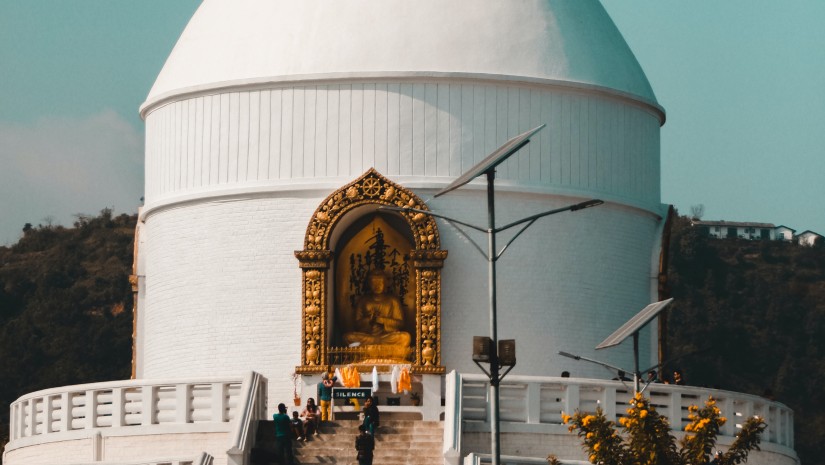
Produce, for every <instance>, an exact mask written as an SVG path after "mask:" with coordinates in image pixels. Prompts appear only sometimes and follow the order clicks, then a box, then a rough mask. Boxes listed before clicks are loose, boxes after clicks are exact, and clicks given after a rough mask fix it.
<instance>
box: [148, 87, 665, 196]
mask: <svg viewBox="0 0 825 465" xmlns="http://www.w3.org/2000/svg"><path fill="white" fill-rule="evenodd" d="M542 123H547V125H548V126H547V128H545V129H544V130H543V131H542V132H540V133H539V135H538V136H536V137H534V138H533V140H532V142H531V143H530V144H529V145H527V146H526V147H525V148H524V149H522V150H521V151H519V152H518V153H517V154H515V155H514V156H513V157H511V158H510V160H508V162H506V163H504V164H503V165H502V166H500V167H499V170H498V173H497V177H498V178H499V179H501V180H509V181H511V182H516V183H518V182H524V183H527V184H529V185H531V186H535V185H545V186H548V187H551V188H553V189H561V190H564V189H568V188H569V189H575V190H577V191H582V190H584V191H587V190H589V191H592V192H593V193H594V195H596V194H598V195H604V196H608V197H609V196H610V195H611V194H612V195H615V196H616V198H620V199H628V200H631V201H634V202H639V203H641V204H652V205H655V204H657V202H658V201H659V195H660V191H661V188H660V186H659V183H660V177H659V169H660V160H659V143H660V141H659V125H658V121H657V119H656V117H655V115H653V114H651V113H650V112H649V111H647V110H645V109H643V108H639V107H636V106H631V105H628V104H624V103H623V102H621V101H619V100H613V99H610V98H605V97H602V96H598V95H586V94H582V93H568V92H563V91H559V90H557V89H549V90H548V89H543V88H541V87H536V86H533V87H525V86H508V85H502V84H479V83H472V82H468V83H460V82H445V81H441V82H423V81H415V82H378V83H354V84H349V83H344V84H330V85H321V86H317V87H316V86H297V87H294V88H291V87H283V88H272V89H262V90H252V91H238V92H227V93H224V94H217V95H207V96H198V97H193V98H191V99H186V100H182V101H178V102H173V103H169V104H167V105H164V106H162V107H158V108H156V109H154V110H153V111H152V112H151V113H150V114H149V115H148V116H147V120H146V128H147V134H146V184H145V191H146V196H147V201H148V202H150V203H151V202H152V201H153V200H156V199H158V198H163V197H166V196H170V195H176V194H183V193H186V192H187V191H189V190H191V189H195V188H198V189H203V188H206V189H209V188H210V187H215V188H219V187H220V186H226V187H228V186H240V185H243V184H244V183H246V182H247V181H248V182H255V183H259V182H267V181H272V182H276V181H279V180H284V181H286V180H289V179H294V178H313V177H318V178H324V177H342V178H350V179H351V178H354V177H355V176H358V175H360V174H361V173H363V172H364V171H365V170H367V169H368V168H370V167H375V168H376V169H378V170H379V171H380V172H382V173H384V174H388V175H390V176H415V177H424V176H426V177H433V178H436V177H438V178H447V180H450V179H454V178H455V177H456V176H458V175H460V174H461V173H463V172H464V171H466V170H467V169H468V168H470V167H471V166H472V165H473V164H475V163H477V162H479V161H480V160H481V159H482V158H483V157H485V156H486V155H488V154H489V153H491V152H492V151H493V150H494V149H496V148H497V147H499V146H500V145H501V144H502V143H504V142H505V141H506V140H507V139H509V138H511V137H513V136H515V135H517V134H519V133H521V132H524V131H526V130H528V129H531V128H533V127H536V126H538V125H540V124H542Z"/></svg>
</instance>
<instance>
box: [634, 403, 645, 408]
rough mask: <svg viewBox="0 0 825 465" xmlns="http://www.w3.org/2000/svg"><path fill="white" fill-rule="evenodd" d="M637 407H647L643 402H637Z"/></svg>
mask: <svg viewBox="0 0 825 465" xmlns="http://www.w3.org/2000/svg"><path fill="white" fill-rule="evenodd" d="M636 407H639V408H644V407H645V404H643V403H641V402H639V403H638V404H636Z"/></svg>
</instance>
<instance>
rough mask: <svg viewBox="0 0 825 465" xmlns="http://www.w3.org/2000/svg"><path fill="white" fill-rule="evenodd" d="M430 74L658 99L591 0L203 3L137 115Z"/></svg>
mask: <svg viewBox="0 0 825 465" xmlns="http://www.w3.org/2000/svg"><path fill="white" fill-rule="evenodd" d="M438 75H445V76H457V77H461V76H467V77H475V78H486V79H507V80H527V81H551V82H552V81H555V82H559V81H561V82H562V83H571V84H573V85H584V86H596V87H601V88H607V89H609V90H612V91H618V92H619V93H622V94H629V95H630V96H631V97H634V98H636V99H639V100H642V101H644V102H646V103H649V104H653V105H656V106H657V104H656V98H655V96H654V94H653V91H652V90H651V88H650V84H649V83H648V81H647V78H646V77H645V75H644V72H643V71H642V69H641V67H640V66H639V63H638V62H637V61H636V58H635V57H634V56H633V53H632V52H631V51H630V48H629V47H628V46H627V44H626V43H625V41H624V39H623V38H622V36H621V34H620V33H619V31H618V29H617V28H616V26H615V25H614V24H613V22H612V20H611V19H610V17H609V16H608V14H607V12H606V11H605V10H604V8H603V7H602V6H601V4H600V3H599V2H598V1H597V0H506V1H502V0H417V1H410V0H347V1H337V2H332V1H327V2H324V1H318V0H291V1H287V0H204V2H203V4H202V5H201V6H200V8H199V9H198V11H197V12H196V14H195V15H194V17H193V18H192V20H191V21H190V22H189V25H188V26H187V27H186V29H185V30H184V32H183V34H182V35H181V38H180V40H179V41H178V43H177V45H176V46H175V48H174V50H173V51H172V54H171V55H170V57H169V59H168V60H167V62H166V64H165V66H164V67H163V70H162V71H161V73H160V75H159V76H158V78H157V81H156V82H155V85H154V86H153V88H152V90H151V91H150V93H149V96H148V97H147V102H146V104H144V110H146V109H147V107H148V106H151V105H152V104H153V103H157V102H159V101H161V100H165V99H166V98H169V97H173V96H175V95H179V94H183V93H189V92H196V91H203V90H208V89H213V88H220V87H226V86H233V85H243V84H255V83H267V82H278V81H295V80H304V79H307V80H324V79H338V78H359V77H369V78H376V77H379V78H380V77H389V78H393V77H402V78H403V77H415V76H438Z"/></svg>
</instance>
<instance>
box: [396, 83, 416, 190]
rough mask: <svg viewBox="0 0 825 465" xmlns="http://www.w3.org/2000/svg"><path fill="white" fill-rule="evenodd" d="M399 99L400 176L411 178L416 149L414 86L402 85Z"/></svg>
mask: <svg viewBox="0 0 825 465" xmlns="http://www.w3.org/2000/svg"><path fill="white" fill-rule="evenodd" d="M399 89H400V90H399V92H398V93H399V97H398V114H399V116H398V124H399V126H400V127H401V128H406V129H404V130H402V131H403V132H401V133H400V134H399V143H398V150H399V153H398V174H400V175H402V176H410V175H412V174H413V172H414V170H413V157H414V156H415V147H414V144H413V140H415V136H416V125H415V109H414V106H415V105H413V92H414V89H413V85H412V84H406V83H405V84H401V85H400V86H399Z"/></svg>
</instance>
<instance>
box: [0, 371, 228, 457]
mask: <svg viewBox="0 0 825 465" xmlns="http://www.w3.org/2000/svg"><path fill="white" fill-rule="evenodd" d="M241 384H242V382H241V381H240V380H236V379H233V380H230V379H203V380H194V381H192V380H187V381H186V382H181V381H162V380H161V381H157V380H130V381H115V382H107V383H95V384H86V385H77V386H67V387H62V388H55V389H48V390H44V391H38V392H35V393H31V394H28V395H25V396H23V397H21V398H20V399H18V400H17V401H15V402H14V403H13V404H12V405H11V422H10V430H11V431H10V435H9V439H10V440H11V442H12V443H14V441H15V440H19V439H22V438H27V437H34V436H41V435H49V434H55V433H63V432H68V431H75V430H88V429H94V428H126V427H133V426H151V425H171V424H187V423H228V422H230V421H232V419H233V418H234V417H235V415H236V411H237V409H238V403H239V397H240V394H241Z"/></svg>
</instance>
